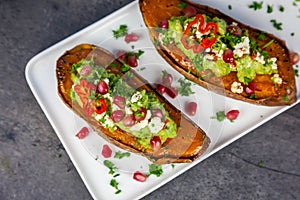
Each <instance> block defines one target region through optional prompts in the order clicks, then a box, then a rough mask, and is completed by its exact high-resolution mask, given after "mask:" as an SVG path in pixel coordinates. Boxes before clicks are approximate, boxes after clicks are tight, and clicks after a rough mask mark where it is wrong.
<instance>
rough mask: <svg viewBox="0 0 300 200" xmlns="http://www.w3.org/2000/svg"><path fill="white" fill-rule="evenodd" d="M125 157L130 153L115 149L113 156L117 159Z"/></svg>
mask: <svg viewBox="0 0 300 200" xmlns="http://www.w3.org/2000/svg"><path fill="white" fill-rule="evenodd" d="M125 157H130V153H129V152H121V151H117V152H116V153H115V156H114V158H118V159H122V158H125Z"/></svg>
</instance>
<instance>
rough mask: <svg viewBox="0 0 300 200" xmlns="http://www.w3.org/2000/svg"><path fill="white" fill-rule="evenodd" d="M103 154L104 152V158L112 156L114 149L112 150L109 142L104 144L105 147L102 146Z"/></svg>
mask: <svg viewBox="0 0 300 200" xmlns="http://www.w3.org/2000/svg"><path fill="white" fill-rule="evenodd" d="M101 154H102V156H103V157H104V158H110V157H111V154H112V150H111V148H110V147H109V146H108V145H107V144H105V145H103V147H102V152H101Z"/></svg>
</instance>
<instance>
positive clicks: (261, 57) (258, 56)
mask: <svg viewBox="0 0 300 200" xmlns="http://www.w3.org/2000/svg"><path fill="white" fill-rule="evenodd" d="M254 60H256V61H257V62H259V63H261V64H263V65H264V64H265V63H266V62H265V57H264V56H263V55H261V54H260V53H259V52H257V54H256V57H255V58H254Z"/></svg>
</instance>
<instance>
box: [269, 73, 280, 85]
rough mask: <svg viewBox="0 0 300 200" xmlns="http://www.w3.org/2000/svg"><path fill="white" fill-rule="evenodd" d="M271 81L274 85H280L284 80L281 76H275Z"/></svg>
mask: <svg viewBox="0 0 300 200" xmlns="http://www.w3.org/2000/svg"><path fill="white" fill-rule="evenodd" d="M271 79H272V81H273V82H274V83H276V84H278V85H281V84H282V78H280V77H279V74H274V75H273V76H272V78H271Z"/></svg>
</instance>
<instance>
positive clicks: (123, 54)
mask: <svg viewBox="0 0 300 200" xmlns="http://www.w3.org/2000/svg"><path fill="white" fill-rule="evenodd" d="M126 54H127V53H126V51H123V50H120V51H118V52H117V53H116V56H117V58H118V59H120V60H122V61H123V62H125V61H126Z"/></svg>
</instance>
